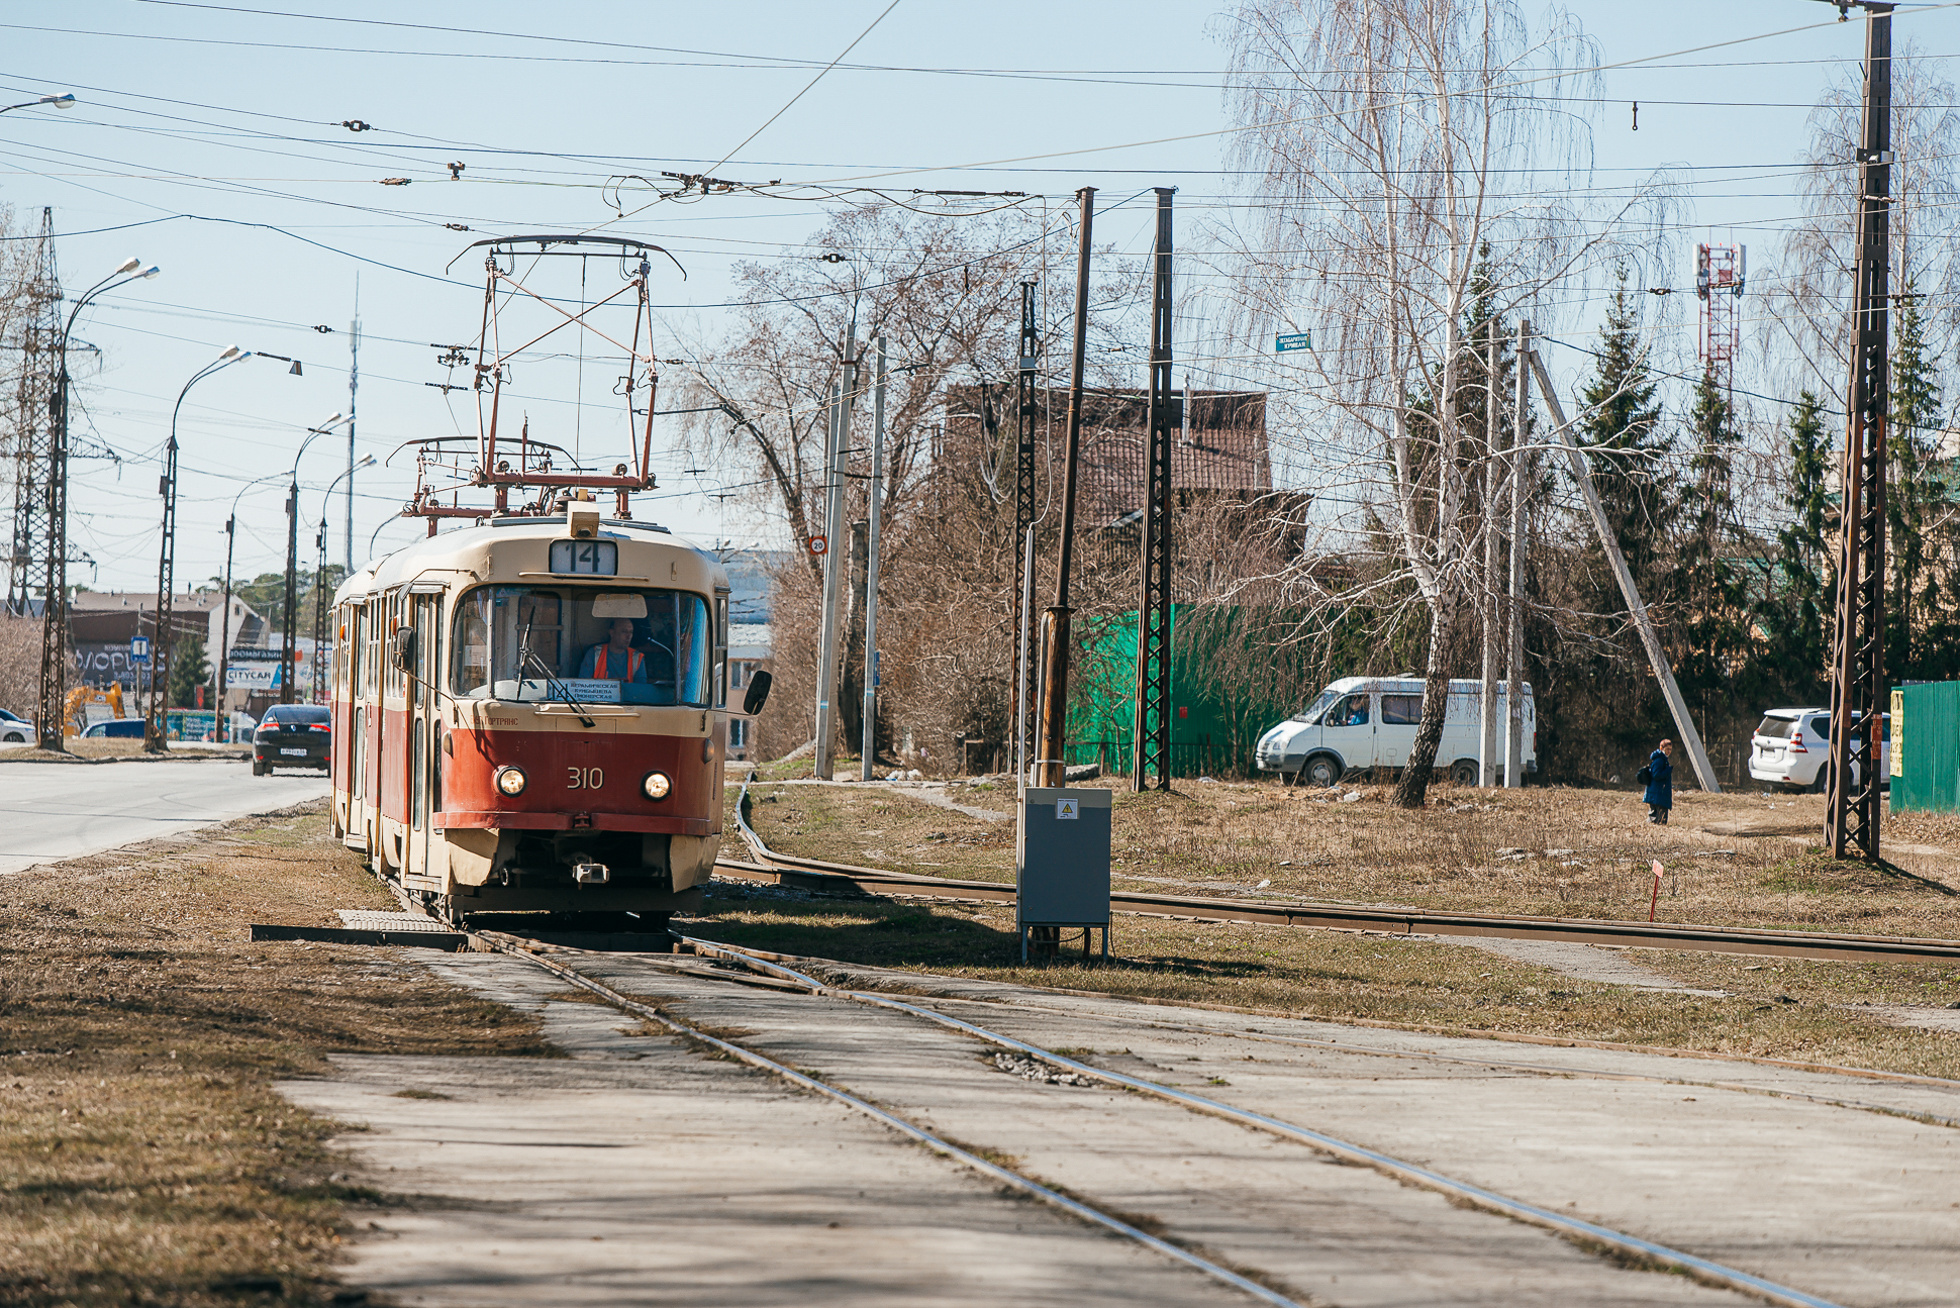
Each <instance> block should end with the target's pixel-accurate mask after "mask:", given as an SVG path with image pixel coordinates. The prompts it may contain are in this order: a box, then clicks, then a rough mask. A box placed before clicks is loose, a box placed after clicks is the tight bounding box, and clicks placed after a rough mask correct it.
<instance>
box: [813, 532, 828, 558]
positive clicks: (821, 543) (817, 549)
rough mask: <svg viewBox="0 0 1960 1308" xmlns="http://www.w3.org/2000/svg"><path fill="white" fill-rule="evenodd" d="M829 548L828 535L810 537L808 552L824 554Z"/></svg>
mask: <svg viewBox="0 0 1960 1308" xmlns="http://www.w3.org/2000/svg"><path fill="white" fill-rule="evenodd" d="M829 549H830V537H828V536H812V537H810V553H812V554H824V553H827V552H828V551H829Z"/></svg>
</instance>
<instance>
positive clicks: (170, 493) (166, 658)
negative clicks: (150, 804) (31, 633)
mask: <svg viewBox="0 0 1960 1308" xmlns="http://www.w3.org/2000/svg"><path fill="white" fill-rule="evenodd" d="M184 389H185V390H189V389H190V387H189V386H185V387H184ZM182 400H183V397H182V396H181V395H180V396H179V397H178V402H179V403H180V404H181V403H182ZM157 494H159V495H161V496H162V497H163V543H162V548H161V550H160V552H159V553H158V555H157V630H156V640H155V641H154V643H153V644H152V645H151V647H150V708H149V712H148V713H146V714H145V715H144V719H145V720H144V723H143V737H144V739H143V748H144V750H145V751H146V752H148V753H152V754H155V753H161V752H163V751H164V750H166V749H169V748H170V738H169V733H168V732H167V731H166V730H165V728H164V723H165V722H166V721H167V720H168V713H169V710H170V655H171V653H172V650H171V648H170V647H171V645H172V644H173V643H174V640H173V638H174V636H175V635H176V631H175V623H173V622H172V620H171V610H172V608H173V607H174V605H173V604H172V603H171V601H172V599H173V598H175V597H174V595H173V594H172V592H173V591H175V590H176V587H177V421H176V415H175V414H172V415H171V422H170V441H169V443H168V444H166V445H165V446H164V447H163V476H161V477H159V478H157Z"/></svg>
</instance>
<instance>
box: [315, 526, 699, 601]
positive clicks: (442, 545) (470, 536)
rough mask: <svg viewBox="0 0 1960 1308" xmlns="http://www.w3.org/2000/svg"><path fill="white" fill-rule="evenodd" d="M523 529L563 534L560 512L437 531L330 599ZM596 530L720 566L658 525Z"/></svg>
mask: <svg viewBox="0 0 1960 1308" xmlns="http://www.w3.org/2000/svg"><path fill="white" fill-rule="evenodd" d="M526 528H529V529H531V531H530V533H529V534H532V535H535V536H538V537H541V538H544V539H547V540H557V539H560V538H561V537H563V536H564V534H565V515H564V514H562V513H560V514H556V515H552V516H548V517H508V518H491V519H490V520H489V521H488V522H483V523H476V524H472V525H471V526H468V527H456V528H451V529H450V530H448V531H444V532H438V533H437V534H435V535H434V536H429V537H425V538H424V539H422V540H418V541H416V542H415V543H413V544H411V545H404V546H402V548H400V549H398V550H396V551H394V552H393V553H391V554H385V555H383V556H382V557H381V558H378V559H375V560H373V561H372V562H370V563H368V564H366V565H365V566H363V567H362V568H360V569H359V570H358V571H356V572H354V573H353V574H352V575H350V576H349V577H348V578H347V580H346V581H344V582H342V583H341V584H340V588H339V589H338V590H336V591H335V592H334V603H336V604H341V603H345V602H347V601H348V600H351V599H356V598H359V597H360V596H363V595H369V594H372V593H374V592H375V591H377V590H387V589H389V588H391V587H394V586H399V585H402V584H403V583H405V582H409V581H413V580H414V579H415V578H416V577H418V576H420V575H421V574H422V573H424V572H428V571H431V570H442V569H445V568H453V567H455V566H456V565H457V564H458V562H459V561H460V560H461V559H462V558H463V557H464V556H470V555H477V554H479V552H480V551H481V550H482V549H483V548H484V547H485V546H486V545H488V544H490V543H491V542H492V541H496V540H505V539H509V538H510V537H511V536H512V535H513V534H519V533H523V532H524V530H525V529H526ZM599 533H600V537H601V539H612V540H638V541H645V542H647V543H649V544H659V545H671V546H673V547H675V548H677V549H682V550H686V551H687V552H689V553H691V554H697V555H700V556H702V557H704V558H707V559H709V560H711V561H713V563H714V566H715V568H716V570H717V571H719V570H720V568H721V564H720V561H719V560H717V559H715V557H714V555H713V554H712V553H710V552H709V551H707V550H704V549H702V548H701V547H700V546H698V545H696V544H694V543H693V542H692V541H688V540H684V539H682V538H681V537H679V536H676V535H674V533H673V532H671V531H669V530H668V529H667V528H665V527H662V526H660V525H659V524H658V523H653V522H636V521H633V520H632V519H630V518H602V519H600V522H599Z"/></svg>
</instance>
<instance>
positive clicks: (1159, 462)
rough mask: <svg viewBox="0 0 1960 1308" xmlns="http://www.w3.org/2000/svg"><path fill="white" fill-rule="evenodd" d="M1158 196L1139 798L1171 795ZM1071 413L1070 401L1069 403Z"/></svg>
mask: <svg viewBox="0 0 1960 1308" xmlns="http://www.w3.org/2000/svg"><path fill="white" fill-rule="evenodd" d="M1156 191H1157V245H1156V249H1155V251H1154V254H1153V257H1152V263H1153V264H1154V270H1153V274H1152V277H1151V292H1150V401H1149V406H1148V408H1147V409H1146V410H1145V414H1144V422H1145V425H1146V426H1147V427H1148V428H1149V436H1148V444H1147V446H1146V449H1145V453H1144V464H1143V477H1144V501H1143V565H1142V569H1141V573H1142V579H1141V583H1140V586H1139V594H1138V597H1137V702H1136V728H1135V735H1136V745H1135V749H1136V757H1135V759H1134V760H1133V768H1132V771H1131V776H1130V785H1131V787H1132V788H1133V789H1135V790H1137V791H1139V792H1141V791H1144V790H1147V789H1149V788H1150V784H1151V783H1150V781H1149V780H1148V779H1147V778H1148V777H1150V776H1155V777H1156V788H1157V789H1158V790H1169V789H1170V788H1171V623H1172V617H1173V611H1172V608H1171V444H1172V436H1171V429H1172V427H1174V426H1178V425H1181V424H1178V423H1174V422H1173V421H1172V419H1173V414H1172V413H1171V406H1172V405H1173V404H1175V403H1176V393H1175V392H1174V391H1172V389H1171V342H1172V336H1171V310H1172V308H1173V305H1172V300H1171V197H1172V196H1173V195H1175V194H1176V191H1175V189H1174V188H1172V187H1168V186H1159V187H1157V188H1156ZM1071 412H1073V399H1072V397H1071Z"/></svg>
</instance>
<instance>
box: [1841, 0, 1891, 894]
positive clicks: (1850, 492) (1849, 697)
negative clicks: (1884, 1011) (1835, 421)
mask: <svg viewBox="0 0 1960 1308" xmlns="http://www.w3.org/2000/svg"><path fill="white" fill-rule="evenodd" d="M1848 7H1849V6H1848V4H1841V5H1840V6H1839V10H1840V12H1843V11H1845V10H1847V9H1848ZM1862 7H1863V8H1864V10H1865V12H1866V15H1867V16H1866V19H1865V115H1864V130H1863V132H1862V134H1861V139H1860V141H1859V146H1858V155H1857V166H1858V238H1857V241H1858V243H1857V246H1856V247H1855V249H1854V250H1853V251H1852V262H1851V283H1852V290H1851V294H1852V300H1851V333H1852V339H1851V380H1850V384H1849V386H1848V387H1847V388H1846V394H1845V408H1846V409H1847V410H1849V411H1850V426H1849V430H1848V431H1847V433H1846V435H1845V439H1844V462H1843V464H1842V465H1841V469H1842V470H1841V472H1840V474H1839V478H1838V485H1839V487H1840V488H1841V492H1842V508H1841V511H1840V515H1839V516H1840V521H1841V522H1842V524H1843V532H1844V535H1843V540H1842V542H1841V545H1840V552H1839V554H1838V593H1837V624H1836V631H1835V634H1834V639H1833V642H1832V648H1831V761H1830V763H1829V764H1828V767H1829V774H1828V775H1829V779H1828V780H1827V781H1826V783H1825V792H1824V794H1825V798H1824V839H1825V840H1826V841H1827V842H1829V844H1830V846H1831V854H1832V855H1833V856H1834V857H1836V858H1844V857H1845V856H1846V855H1848V854H1851V853H1853V852H1854V850H1853V847H1854V846H1855V847H1856V849H1855V852H1856V853H1857V854H1860V855H1862V856H1864V857H1865V858H1869V859H1871V860H1872V861H1874V862H1876V861H1878V858H1879V852H1878V827H1879V814H1880V812H1881V811H1882V809H1883V807H1884V804H1883V802H1882V800H1881V799H1880V786H1881V785H1882V784H1883V783H1884V780H1885V778H1884V777H1882V776H1881V775H1880V771H1881V769H1880V768H1879V767H1878V766H1877V764H1878V760H1879V758H1880V757H1881V755H1880V753H1879V738H1880V736H1881V735H1882V728H1880V727H1879V726H1878V725H1877V724H1878V721H1879V714H1881V713H1883V712H1885V711H1886V708H1887V704H1886V684H1885V456H1886V449H1885V445H1886V438H1887V434H1888V433H1887V426H1888V418H1889V416H1890V415H1889V412H1888V407H1887V400H1888V396H1887V392H1888V391H1889V389H1890V387H1891V379H1890V377H1889V375H1888V372H1887V368H1886V363H1887V360H1886V352H1887V350H1888V348H1889V337H1890V326H1891V324H1890V320H1889V318H1888V316H1887V315H1888V313H1889V310H1890V297H1889V291H1890V289H1891V288H1890V280H1891V251H1890V249H1889V244H1890V237H1891V205H1892V199H1891V189H1892V6H1891V5H1889V4H1876V3H1871V2H1870V0H1864V3H1863V4H1862Z"/></svg>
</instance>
